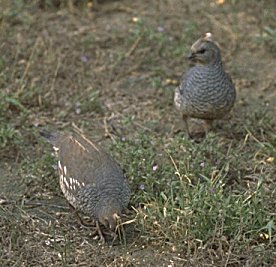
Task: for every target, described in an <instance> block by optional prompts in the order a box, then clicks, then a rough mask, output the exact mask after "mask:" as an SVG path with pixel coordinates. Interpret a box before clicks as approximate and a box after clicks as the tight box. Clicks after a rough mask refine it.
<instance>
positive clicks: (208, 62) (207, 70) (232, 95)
mask: <svg viewBox="0 0 276 267" xmlns="http://www.w3.org/2000/svg"><path fill="white" fill-rule="evenodd" d="M188 58H189V59H191V60H192V61H194V62H195V63H196V65H195V66H194V67H192V68H191V69H190V70H189V71H188V72H187V73H186V74H184V75H183V77H182V78H181V82H180V85H179V86H178V87H177V88H176V90H175V96H174V102H175V106H176V108H177V109H178V110H180V111H181V112H182V115H183V120H184V123H185V126H186V128H187V131H188V133H189V128H188V123H187V119H188V118H189V117H192V118H199V119H203V120H205V123H206V131H207V130H208V127H209V128H210V127H211V124H212V121H213V120H214V119H220V118H222V117H223V116H224V115H226V114H227V113H228V112H229V111H230V110H231V109H232V107H233V105H234V102H235V99H236V90H235V86H234V84H233V82H232V80H231V78H230V76H229V75H228V74H227V73H226V72H225V71H224V69H223V64H222V61H221V55H220V49H219V47H218V45H217V44H216V43H215V42H214V40H213V37H212V35H211V34H210V33H207V34H206V35H205V37H202V38H200V39H199V40H197V41H196V42H195V43H194V44H193V45H192V47H191V53H190V55H189V57H188ZM189 134H190V133H189Z"/></svg>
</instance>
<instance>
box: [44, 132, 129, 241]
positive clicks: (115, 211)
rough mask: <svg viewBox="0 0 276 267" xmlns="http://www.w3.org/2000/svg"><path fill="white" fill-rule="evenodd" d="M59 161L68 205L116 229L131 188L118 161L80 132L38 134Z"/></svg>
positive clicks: (61, 181) (62, 184)
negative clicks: (46, 142)
mask: <svg viewBox="0 0 276 267" xmlns="http://www.w3.org/2000/svg"><path fill="white" fill-rule="evenodd" d="M40 134H41V135H42V136H43V137H44V138H46V139H47V140H48V142H50V143H51V144H52V145H53V148H54V150H55V152H56V155H57V158H58V171H59V178H60V179H59V182H60V187H61V190H62V192H63V194H64V196H65V197H66V199H67V200H68V202H69V203H70V204H71V205H72V206H73V207H74V208H75V209H76V210H77V211H81V212H83V213H85V214H87V215H89V216H90V217H92V218H93V219H95V221H96V226H97V230H98V233H99V235H100V238H101V241H103V242H104V238H103V235H102V233H101V230H100V226H99V222H100V223H101V224H103V225H104V226H106V227H108V228H110V229H111V230H112V231H114V230H115V228H116V225H117V222H118V219H119V218H120V215H121V214H122V211H123V210H124V209H125V208H126V207H127V205H128V203H129V199H130V188H129V185H128V182H127V180H126V178H125V177H124V174H123V171H122V170H121V168H120V167H119V165H118V164H117V162H116V161H115V160H114V159H113V158H112V157H111V156H110V155H109V154H107V153H106V152H105V151H104V150H103V149H102V148H101V147H100V146H99V145H97V144H95V143H94V142H92V141H90V140H88V139H87V138H86V137H85V136H83V135H82V134H80V133H74V134H61V133H50V132H48V131H45V130H43V131H41V132H40Z"/></svg>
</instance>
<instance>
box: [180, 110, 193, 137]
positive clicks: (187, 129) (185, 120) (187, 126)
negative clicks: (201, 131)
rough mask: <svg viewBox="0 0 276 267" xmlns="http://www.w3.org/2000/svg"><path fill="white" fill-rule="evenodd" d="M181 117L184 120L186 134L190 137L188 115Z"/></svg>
mask: <svg viewBox="0 0 276 267" xmlns="http://www.w3.org/2000/svg"><path fill="white" fill-rule="evenodd" d="M182 119H183V122H184V127H185V130H186V132H187V134H188V136H189V137H190V138H191V137H192V135H191V133H190V130H189V125H188V117H187V116H185V115H182Z"/></svg>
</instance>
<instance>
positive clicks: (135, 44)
mask: <svg viewBox="0 0 276 267" xmlns="http://www.w3.org/2000/svg"><path fill="white" fill-rule="evenodd" d="M142 37H143V35H140V36H139V37H138V38H137V39H136V40H135V42H134V43H133V45H132V46H131V47H130V49H129V50H128V52H127V53H126V54H125V58H127V57H129V56H130V55H131V54H132V53H133V52H134V50H135V49H136V48H137V46H138V44H139V43H140V41H141V39H142Z"/></svg>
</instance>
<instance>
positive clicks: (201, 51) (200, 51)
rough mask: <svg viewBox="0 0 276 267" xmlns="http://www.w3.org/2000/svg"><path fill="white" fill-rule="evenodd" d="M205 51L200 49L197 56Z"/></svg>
mask: <svg viewBox="0 0 276 267" xmlns="http://www.w3.org/2000/svg"><path fill="white" fill-rule="evenodd" d="M205 51H206V50H205V49H200V50H199V51H198V53H199V54H204V53H205Z"/></svg>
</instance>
